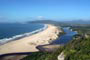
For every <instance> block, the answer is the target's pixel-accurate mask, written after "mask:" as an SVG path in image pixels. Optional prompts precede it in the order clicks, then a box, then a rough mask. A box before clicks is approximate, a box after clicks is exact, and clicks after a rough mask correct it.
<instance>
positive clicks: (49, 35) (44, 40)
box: [0, 25, 62, 55]
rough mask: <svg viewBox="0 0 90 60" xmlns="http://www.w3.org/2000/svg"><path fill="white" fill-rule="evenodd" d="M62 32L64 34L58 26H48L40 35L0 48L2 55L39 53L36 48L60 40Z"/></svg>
mask: <svg viewBox="0 0 90 60" xmlns="http://www.w3.org/2000/svg"><path fill="white" fill-rule="evenodd" d="M60 32H62V31H61V29H58V28H57V27H56V26H54V25H48V28H47V29H45V30H43V31H41V32H39V33H36V34H34V35H32V36H28V37H25V38H22V39H19V40H16V41H12V42H9V43H6V44H5V45H2V46H0V55H1V54H2V55H3V54H8V53H18V52H37V51H39V50H38V49H37V48H36V47H37V46H38V45H45V44H49V43H50V42H51V41H53V40H55V39H57V38H58V35H59V34H60ZM6 47H7V48H6Z"/></svg>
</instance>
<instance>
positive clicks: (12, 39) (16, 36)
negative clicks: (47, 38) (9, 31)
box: [0, 24, 48, 45]
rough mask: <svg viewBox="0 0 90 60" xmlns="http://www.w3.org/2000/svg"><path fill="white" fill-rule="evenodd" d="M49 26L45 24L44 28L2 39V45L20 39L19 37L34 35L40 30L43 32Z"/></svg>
mask: <svg viewBox="0 0 90 60" xmlns="http://www.w3.org/2000/svg"><path fill="white" fill-rule="evenodd" d="M47 27H48V26H47V24H44V27H43V28H40V29H37V30H34V31H32V32H28V33H24V34H20V35H15V36H12V37H11V38H4V39H0V45H2V44H5V43H7V42H10V41H14V40H18V39H20V38H23V37H27V36H30V35H33V34H35V33H38V32H41V31H43V30H45V29H46V28H47Z"/></svg>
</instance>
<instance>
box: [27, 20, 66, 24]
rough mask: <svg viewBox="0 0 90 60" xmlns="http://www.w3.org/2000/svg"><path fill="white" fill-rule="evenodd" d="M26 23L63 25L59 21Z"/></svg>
mask: <svg viewBox="0 0 90 60" xmlns="http://www.w3.org/2000/svg"><path fill="white" fill-rule="evenodd" d="M28 23H42V24H54V25H64V24H65V23H63V22H60V21H53V20H38V21H29V22H28Z"/></svg>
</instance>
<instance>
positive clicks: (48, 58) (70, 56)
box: [23, 27, 90, 60]
mask: <svg viewBox="0 0 90 60" xmlns="http://www.w3.org/2000/svg"><path fill="white" fill-rule="evenodd" d="M72 28H73V29H74V30H77V31H78V33H79V34H80V36H78V37H82V34H88V35H90V27H72ZM78 37H76V38H78ZM62 51H63V52H64V54H65V60H90V36H89V37H88V38H86V37H85V36H84V37H83V38H82V39H81V38H79V39H74V40H72V41H71V42H69V43H68V44H67V45H65V46H63V47H60V48H59V49H58V50H57V51H56V52H53V53H48V52H37V53H34V54H33V53H32V54H31V55H29V56H27V57H25V58H24V59H23V60H57V56H58V55H59V54H60V53H61V52H62Z"/></svg>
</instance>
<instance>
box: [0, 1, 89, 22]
mask: <svg viewBox="0 0 90 60" xmlns="http://www.w3.org/2000/svg"><path fill="white" fill-rule="evenodd" d="M35 19H42V20H43V19H53V20H70V19H72V20H76V19H85V20H86V19H88V20H89V19H90V0H0V21H28V20H35Z"/></svg>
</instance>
